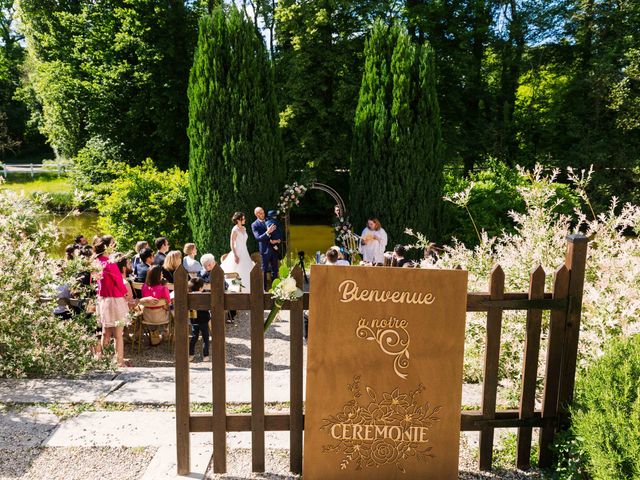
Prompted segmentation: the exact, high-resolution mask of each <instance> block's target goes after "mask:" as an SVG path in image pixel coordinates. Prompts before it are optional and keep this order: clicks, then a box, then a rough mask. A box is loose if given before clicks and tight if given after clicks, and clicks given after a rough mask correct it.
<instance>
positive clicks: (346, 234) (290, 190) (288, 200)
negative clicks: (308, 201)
mask: <svg viewBox="0 0 640 480" xmlns="http://www.w3.org/2000/svg"><path fill="white" fill-rule="evenodd" d="M309 190H320V191H321V192H325V193H328V194H329V195H330V196H331V198H332V199H333V201H334V203H335V205H336V209H335V211H334V213H335V216H336V218H335V221H334V232H335V235H336V241H337V242H338V243H339V244H341V245H342V246H343V247H345V248H346V249H347V251H348V252H349V253H350V254H352V255H353V254H355V253H357V252H358V241H359V239H358V238H357V236H356V235H354V234H353V232H352V231H351V223H350V222H349V217H348V216H347V207H346V205H345V203H344V200H343V199H342V197H341V196H340V194H339V193H338V192H337V191H336V190H335V189H334V188H333V187H331V186H329V185H327V184H325V183H320V182H310V183H309V184H308V185H304V184H301V183H298V182H293V183H292V184H291V185H285V186H284V191H283V192H282V194H281V195H280V200H279V203H278V215H279V216H282V217H283V218H284V224H285V232H286V233H285V234H286V238H287V241H288V239H289V238H290V237H289V212H290V211H291V209H292V208H293V207H295V206H296V205H299V204H300V201H301V200H302V197H304V195H305V194H306V193H307V192H308V191H309Z"/></svg>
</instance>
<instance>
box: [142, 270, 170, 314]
mask: <svg viewBox="0 0 640 480" xmlns="http://www.w3.org/2000/svg"><path fill="white" fill-rule="evenodd" d="M145 297H153V298H157V299H164V300H166V301H167V305H169V304H170V303H171V292H170V291H169V289H168V288H167V286H166V285H165V282H164V279H163V278H162V267H161V266H160V265H152V266H151V267H150V268H149V271H148V272H147V279H146V280H145V282H144V285H142V298H145ZM145 308H151V309H154V308H162V307H145Z"/></svg>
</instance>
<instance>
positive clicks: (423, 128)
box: [350, 22, 443, 244]
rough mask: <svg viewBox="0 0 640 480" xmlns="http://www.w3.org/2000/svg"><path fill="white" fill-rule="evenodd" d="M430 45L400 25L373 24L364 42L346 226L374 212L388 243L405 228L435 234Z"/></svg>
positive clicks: (437, 203) (438, 195)
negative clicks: (420, 42)
mask: <svg viewBox="0 0 640 480" xmlns="http://www.w3.org/2000/svg"><path fill="white" fill-rule="evenodd" d="M433 55H434V54H433V50H432V49H431V47H430V46H429V45H428V44H424V45H415V44H413V43H412V42H411V39H410V37H409V35H408V34H407V31H406V30H405V28H404V27H402V26H401V25H399V24H398V23H394V24H393V25H391V26H388V25H385V24H384V23H382V22H377V23H376V24H375V25H374V27H373V30H372V32H371V35H370V37H369V38H368V39H367V42H366V46H365V56H366V60H365V71H364V75H363V77H362V85H361V88H360V99H359V102H358V108H357V110H356V116H355V130H354V144H353V151H352V158H351V185H350V208H351V212H352V219H353V224H354V225H364V224H365V220H366V218H367V216H370V215H373V216H376V217H378V218H380V220H381V222H382V224H383V226H384V228H385V230H386V231H387V233H388V234H389V238H390V244H393V243H398V242H401V241H402V240H403V238H402V234H403V232H404V230H405V228H406V227H409V226H410V227H413V228H416V229H419V230H420V231H422V233H425V234H426V235H427V236H431V237H435V236H436V235H437V233H438V232H439V229H440V223H441V210H442V184H443V156H442V143H441V134H440V114H439V107H438V102H437V99H436V92H435V71H434V70H435V67H434V57H433Z"/></svg>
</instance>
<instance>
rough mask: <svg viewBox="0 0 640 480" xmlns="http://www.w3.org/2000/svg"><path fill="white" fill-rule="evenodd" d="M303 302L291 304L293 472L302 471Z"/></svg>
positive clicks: (301, 284) (297, 275) (298, 274)
mask: <svg viewBox="0 0 640 480" xmlns="http://www.w3.org/2000/svg"><path fill="white" fill-rule="evenodd" d="M292 274H293V278H295V280H296V284H297V285H298V288H300V289H303V288H304V279H303V278H302V270H301V269H300V267H299V266H297V267H296V268H295V269H294V270H293V272H292ZM302 307H303V305H302V303H301V302H297V303H294V304H293V305H292V306H291V316H290V328H291V333H290V337H289V345H290V352H291V386H290V406H289V408H290V415H291V424H290V428H291V433H290V434H289V442H290V452H291V453H290V467H289V468H290V469H291V471H292V472H293V473H302V431H303V428H304V427H303V417H302V408H303V392H302V390H303V354H304V352H303V345H302V343H303V336H304V331H303V328H304V325H303V322H304V318H303V315H304V311H303V308H302Z"/></svg>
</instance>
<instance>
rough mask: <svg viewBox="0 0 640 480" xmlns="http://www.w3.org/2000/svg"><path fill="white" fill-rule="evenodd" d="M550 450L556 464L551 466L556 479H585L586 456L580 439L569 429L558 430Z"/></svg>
mask: <svg viewBox="0 0 640 480" xmlns="http://www.w3.org/2000/svg"><path fill="white" fill-rule="evenodd" d="M551 450H552V451H553V452H554V453H555V456H556V464H555V465H554V466H553V471H554V473H555V478H557V479H558V480H585V479H588V478H589V476H588V474H587V471H586V468H587V456H586V452H585V450H584V447H583V445H582V439H581V438H576V436H575V435H574V434H573V433H572V432H571V431H570V430H560V431H559V432H558V433H557V434H556V437H555V439H554V442H553V445H552V447H551Z"/></svg>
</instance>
